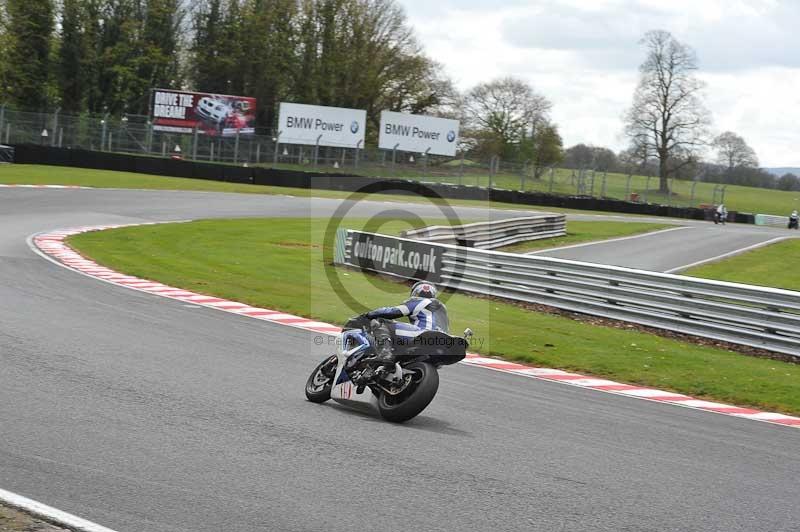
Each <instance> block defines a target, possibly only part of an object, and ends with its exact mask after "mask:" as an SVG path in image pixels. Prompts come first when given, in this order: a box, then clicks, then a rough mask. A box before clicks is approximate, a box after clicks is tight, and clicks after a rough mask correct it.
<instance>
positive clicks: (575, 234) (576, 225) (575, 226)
mask: <svg viewBox="0 0 800 532" xmlns="http://www.w3.org/2000/svg"><path fill="white" fill-rule="evenodd" d="M668 227H676V226H674V225H667V224H653V223H644V222H579V221H569V222H567V235H566V236H562V237H558V238H546V239H543V240H532V241H530V242H520V243H519V244H514V245H511V246H506V247H504V248H502V249H500V250H498V251H508V252H509V253H525V252H527V251H535V250H538V249H547V248H553V247H560V246H569V245H572V244H582V243H584V242H591V241H593V240H606V239H609V238H618V237H624V236H631V235H638V234H642V233H650V232H652V231H658V230H660V229H665V228H668Z"/></svg>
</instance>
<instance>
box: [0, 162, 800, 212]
mask: <svg viewBox="0 0 800 532" xmlns="http://www.w3.org/2000/svg"><path fill="white" fill-rule="evenodd" d="M299 168H300V169H304V170H310V169H309V168H307V167H299ZM295 169H298V167H296V166H295ZM319 170H320V171H322V170H325V169H324V168H319ZM328 170H331V169H328ZM571 173H572V172H571V171H570V170H563V169H561V170H557V171H556V172H555V179H554V187H553V192H555V193H558V194H575V192H576V187H575V186H574V185H573V184H572V180H571V177H570V176H571ZM372 175H375V176H383V177H403V178H409V179H416V180H420V181H438V182H450V183H457V182H459V178H458V176H456V175H450V174H441V173H434V172H431V173H430V174H426V175H424V176H423V175H421V174H419V173H415V172H401V171H398V172H390V171H385V170H384V171H381V172H377V171H376V172H373V174H372ZM462 181H463V183H464V184H466V185H476V184H477V185H480V186H488V184H489V182H488V176H487V175H485V174H482V173H477V174H474V175H473V174H468V175H466V176H465V177H464V178H463V179H462ZM657 181H658V180H657V179H656V178H651V179H650V185H649V186H650V189H651V190H650V192H649V193H648V194H646V195H645V194H644V190H645V189H646V187H647V178H646V177H644V176H633V177H632V178H631V185H630V190H631V192H637V193H639V194H640V196H641V199H642V200H644V199H647V200H648V201H650V202H659V203H671V204H672V205H684V206H686V205H692V206H697V205H699V204H701V203H710V202H711V200H712V195H713V189H714V186H715V185H714V184H713V183H698V184H697V186H696V189H695V194H694V200H692V199H691V198H692V194H691V188H692V183H691V182H688V181H678V180H676V181H674V183H673V193H674V195H672V196H670V197H669V198H667V197H666V196H664V195H663V194H661V195H659V194H658V193H656V192H654V189H657V188H658V182H657ZM0 183H16V184H59V185H83V186H90V187H108V188H152V189H178V190H207V191H216V192H241V193H255V194H291V195H296V196H314V197H333V198H340V197H344V196H346V195H347V194H346V193H341V192H334V191H325V190H314V191H309V190H307V189H299V188H283V187H268V186H255V185H240V184H234V183H222V182H215V181H206V180H201V179H185V178H174V177H162V176H151V175H145V174H132V173H128V172H111V171H104V170H91V169H83V168H67V167H55V166H43V165H0ZM521 184H522V183H521V178H520V176H518V175H511V174H499V175H498V176H496V178H495V179H494V181H493V186H496V187H499V188H508V189H512V190H517V189H519V188H520V186H521ZM601 189H602V179H601V177H600V176H599V175H598V176H597V177H596V178H595V184H594V189H593V190H594V193H595V195H599V194H600V193H601ZM525 190H537V191H542V192H548V191H549V190H550V183H549V177H548V176H545V177H543V178H542V179H541V180H532V179H527V180H526V181H525ZM588 190H589V185H588V184H587V192H588ZM627 191H628V184H627V176H625V175H623V174H608V176H607V180H606V187H605V195H606V196H608V197H613V198H619V199H622V198H624V197H625V196H626V194H627ZM408 198H410V196H404V197H402V199H398V196H389V195H386V196H382V199H388V200H393V201H410V200H409V199H408ZM448 203H450V204H453V205H484V206H485V205H486V204H487V202H476V201H460V200H451V201H448ZM725 204H726V205H727V207H728V210H731V211H742V212H751V213H762V214H778V215H787V213H789V212H791V211H792V209H794V208H800V192H784V191H779V190H768V189H761V188H753V187H740V186H735V185H730V186H728V188H727V191H726V195H725ZM493 207H496V208H516V209H519V208H521V207H520V206H519V205H510V204H502V203H493ZM522 208H524V207H522ZM547 210H550V211H554V212H578V211H570V210H568V209H558V208H551V207H548V208H547ZM581 212H587V211H581Z"/></svg>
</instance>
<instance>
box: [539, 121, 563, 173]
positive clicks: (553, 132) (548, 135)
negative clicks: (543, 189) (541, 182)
mask: <svg viewBox="0 0 800 532" xmlns="http://www.w3.org/2000/svg"><path fill="white" fill-rule="evenodd" d="M532 160H533V164H534V168H535V169H536V170H535V173H534V177H536V178H537V179H538V178H539V177H541V175H542V173H543V172H544V170H545V168H547V167H548V166H553V165H555V164H558V163H560V162H561V161H563V160H564V148H563V141H562V140H561V135H560V134H559V133H558V127H557V126H556V125H555V124H549V123H548V124H547V125H544V126H542V127H540V128H539V131H537V133H536V136H535V137H534V138H533V159H532Z"/></svg>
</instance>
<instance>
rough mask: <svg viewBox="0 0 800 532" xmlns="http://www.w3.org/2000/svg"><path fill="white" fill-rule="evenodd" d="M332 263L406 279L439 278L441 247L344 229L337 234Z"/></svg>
mask: <svg viewBox="0 0 800 532" xmlns="http://www.w3.org/2000/svg"><path fill="white" fill-rule="evenodd" d="M336 248H337V249H335V250H334V262H336V263H338V264H347V265H350V266H355V267H358V268H361V269H364V270H372V271H376V272H382V273H388V274H391V275H396V276H398V277H403V278H406V279H419V280H425V281H430V282H432V283H438V282H439V281H441V275H442V274H441V269H442V255H443V252H444V249H443V248H442V246H437V245H436V244H429V243H427V242H422V241H419V240H408V239H401V238H396V237H391V236H386V235H379V234H375V233H362V232H360V231H351V230H348V231H346V234H337V245H336Z"/></svg>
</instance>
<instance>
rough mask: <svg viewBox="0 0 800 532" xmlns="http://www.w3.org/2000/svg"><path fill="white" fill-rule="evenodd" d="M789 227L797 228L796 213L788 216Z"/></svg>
mask: <svg viewBox="0 0 800 532" xmlns="http://www.w3.org/2000/svg"><path fill="white" fill-rule="evenodd" d="M789 229H797V215H794V214H793V215H791V216H789Z"/></svg>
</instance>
